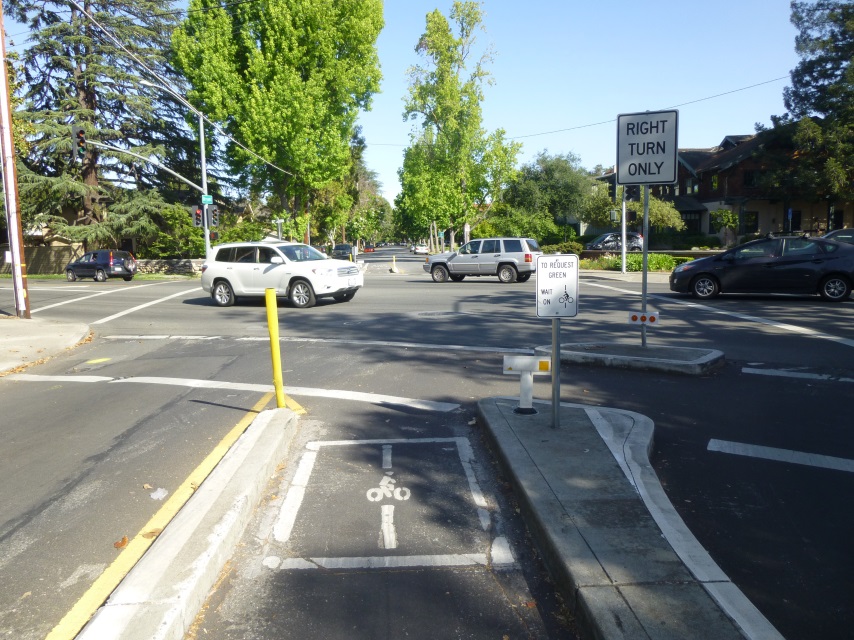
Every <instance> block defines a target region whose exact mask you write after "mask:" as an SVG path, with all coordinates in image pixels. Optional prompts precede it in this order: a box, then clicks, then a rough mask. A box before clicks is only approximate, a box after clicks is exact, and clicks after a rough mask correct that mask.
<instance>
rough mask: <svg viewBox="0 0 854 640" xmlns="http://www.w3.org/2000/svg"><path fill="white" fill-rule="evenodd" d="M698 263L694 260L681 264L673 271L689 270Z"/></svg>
mask: <svg viewBox="0 0 854 640" xmlns="http://www.w3.org/2000/svg"><path fill="white" fill-rule="evenodd" d="M695 266H696V265H695V264H694V263H693V262H686V263H685V264H680V265H679V266H678V267H676V268H675V269H674V270H673V273H682V272H683V271H689V270H690V269H693V268H694V267H695Z"/></svg>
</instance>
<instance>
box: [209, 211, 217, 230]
mask: <svg viewBox="0 0 854 640" xmlns="http://www.w3.org/2000/svg"><path fill="white" fill-rule="evenodd" d="M208 211H210V214H211V226H212V227H218V226H219V209H217V208H216V207H211V208H209V209H208Z"/></svg>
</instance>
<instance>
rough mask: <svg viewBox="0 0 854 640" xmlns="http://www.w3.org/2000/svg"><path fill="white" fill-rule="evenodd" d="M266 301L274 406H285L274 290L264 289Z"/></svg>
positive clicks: (277, 313) (277, 314)
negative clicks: (274, 394)
mask: <svg viewBox="0 0 854 640" xmlns="http://www.w3.org/2000/svg"><path fill="white" fill-rule="evenodd" d="M264 300H265V302H266V303H267V328H268V329H269V330H270V355H271V356H272V358H273V388H274V389H275V390H276V406H277V407H278V408H279V409H282V408H284V406H285V388H284V385H283V383H282V354H281V351H280V350H279V311H278V308H277V307H276V290H275V289H264Z"/></svg>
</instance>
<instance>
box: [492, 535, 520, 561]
mask: <svg viewBox="0 0 854 640" xmlns="http://www.w3.org/2000/svg"><path fill="white" fill-rule="evenodd" d="M489 555H490V556H491V560H492V564H513V562H514V560H513V552H511V551H510V543H508V542H507V538H505V537H504V536H498V537H497V538H496V539H495V540H493V541H492V550H491V551H490V554H489Z"/></svg>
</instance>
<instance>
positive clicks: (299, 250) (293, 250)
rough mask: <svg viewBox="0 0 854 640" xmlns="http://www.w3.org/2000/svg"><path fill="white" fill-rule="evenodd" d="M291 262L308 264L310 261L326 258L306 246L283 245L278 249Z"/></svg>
mask: <svg viewBox="0 0 854 640" xmlns="http://www.w3.org/2000/svg"><path fill="white" fill-rule="evenodd" d="M278 249H279V251H281V252H282V253H283V254H284V255H285V257H286V258H287V259H288V260H290V261H291V262H309V261H311V260H326V256H325V255H323V254H322V253H320V251H318V250H317V249H315V248H314V247H310V246H308V245H307V244H283V245H280V246H279V247H278Z"/></svg>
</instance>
